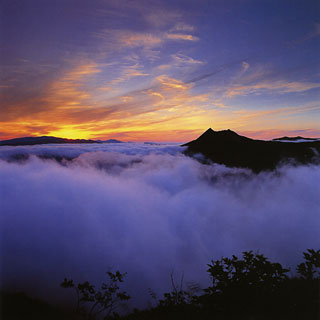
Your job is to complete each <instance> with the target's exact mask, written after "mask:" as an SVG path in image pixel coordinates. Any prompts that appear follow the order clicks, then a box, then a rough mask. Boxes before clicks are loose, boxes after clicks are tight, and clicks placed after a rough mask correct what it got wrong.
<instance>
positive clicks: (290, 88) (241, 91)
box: [225, 80, 320, 98]
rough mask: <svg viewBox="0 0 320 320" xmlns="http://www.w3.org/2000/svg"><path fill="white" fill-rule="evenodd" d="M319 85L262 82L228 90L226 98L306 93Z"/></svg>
mask: <svg viewBox="0 0 320 320" xmlns="http://www.w3.org/2000/svg"><path fill="white" fill-rule="evenodd" d="M319 87H320V84H319V83H312V82H299V81H286V80H277V81H272V82H269V81H262V82H259V83H256V84H252V85H235V86H233V87H231V88H229V89H227V91H226V93H225V96H226V97H228V98H232V97H234V96H239V95H249V94H260V93H262V91H266V90H269V91H276V92H278V93H279V94H284V93H293V92H304V91H308V90H311V89H314V88H319Z"/></svg>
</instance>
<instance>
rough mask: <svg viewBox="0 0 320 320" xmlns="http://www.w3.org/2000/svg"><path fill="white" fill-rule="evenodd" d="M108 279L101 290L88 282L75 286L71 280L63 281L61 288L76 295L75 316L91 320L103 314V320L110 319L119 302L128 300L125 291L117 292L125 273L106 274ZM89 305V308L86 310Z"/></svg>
mask: <svg viewBox="0 0 320 320" xmlns="http://www.w3.org/2000/svg"><path fill="white" fill-rule="evenodd" d="M106 274H107V275H108V277H109V280H108V282H107V283H104V282H103V283H102V284H101V290H99V291H98V290H96V289H95V287H94V286H93V285H91V284H90V283H89V282H88V281H85V282H83V283H79V284H78V285H75V284H74V283H73V280H68V279H66V278H65V279H64V281H63V282H62V283H61V287H63V288H74V289H75V291H76V294H77V306H76V314H80V315H82V316H83V318H84V319H86V320H93V319H96V317H97V316H98V315H100V314H103V313H104V314H105V317H104V319H107V318H108V317H110V315H111V313H112V312H114V310H115V308H116V307H117V306H118V304H119V302H121V301H126V300H129V299H130V296H129V295H128V294H127V293H126V292H125V291H119V290H120V287H119V284H120V283H121V282H123V279H124V277H125V275H126V273H120V272H119V271H116V272H115V273H112V272H106ZM88 305H89V308H87V307H88Z"/></svg>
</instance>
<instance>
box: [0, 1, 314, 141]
mask: <svg viewBox="0 0 320 320" xmlns="http://www.w3.org/2000/svg"><path fill="white" fill-rule="evenodd" d="M0 10H1V11H0V32H1V34H0V47H1V48H0V50H1V51H0V64H1V72H0V90H1V91H0V92H1V101H0V103H1V107H0V108H1V109H0V110H1V113H0V139H1V140H3V139H10V138H16V137H23V136H39V135H52V136H57V137H65V138H92V139H110V138H116V139H120V140H123V141H128V140H130V141H151V140H153V141H179V142H184V141H188V140H191V139H194V138H196V137H197V136H198V135H199V134H201V133H202V132H203V131H205V130H206V129H208V128H209V127H211V128H212V129H214V130H223V129H232V130H235V131H236V132H238V133H240V134H243V135H247V136H249V137H252V138H263V139H269V138H275V137H278V136H283V135H291V136H292V135H302V136H306V137H319V136H320V105H319V100H320V99H319V98H320V82H319V79H320V50H319V49H320V46H319V44H320V42H319V40H320V2H319V1H318V0H300V1H295V0H211V1H209V0H207V1H204V0H193V1H192V0H190V1H189V0H184V1H182V0H180V1H178V0H166V1H164V0H163V1H153V0H148V1H142V0H131V1H129V0H128V1H125V0H2V1H1V3H0Z"/></svg>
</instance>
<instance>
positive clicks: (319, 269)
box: [297, 249, 320, 280]
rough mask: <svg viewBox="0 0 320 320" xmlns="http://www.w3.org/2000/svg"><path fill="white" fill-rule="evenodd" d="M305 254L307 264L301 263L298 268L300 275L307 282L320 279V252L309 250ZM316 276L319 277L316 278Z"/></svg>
mask: <svg viewBox="0 0 320 320" xmlns="http://www.w3.org/2000/svg"><path fill="white" fill-rule="evenodd" d="M307 251H308V252H303V256H304V259H305V262H303V263H300V264H299V265H298V267H297V271H298V273H299V274H300V275H301V276H302V278H304V279H306V280H312V279H315V278H319V277H320V250H317V251H315V250H314V249H308V250H307ZM315 274H317V275H318V277H315Z"/></svg>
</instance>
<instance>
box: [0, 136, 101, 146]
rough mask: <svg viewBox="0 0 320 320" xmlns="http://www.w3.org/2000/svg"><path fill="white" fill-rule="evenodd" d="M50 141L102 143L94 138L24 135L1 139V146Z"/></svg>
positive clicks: (47, 142)
mask: <svg viewBox="0 0 320 320" xmlns="http://www.w3.org/2000/svg"><path fill="white" fill-rule="evenodd" d="M49 143H100V142H98V141H94V140H86V139H65V138H57V137H49V136H42V137H24V138H16V139H11V140H3V141H0V146H26V145H36V144H49Z"/></svg>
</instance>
